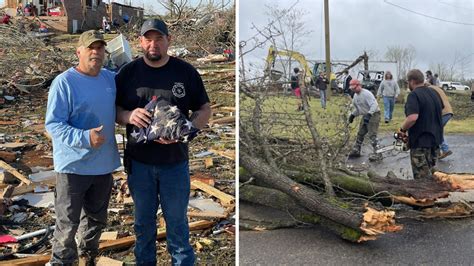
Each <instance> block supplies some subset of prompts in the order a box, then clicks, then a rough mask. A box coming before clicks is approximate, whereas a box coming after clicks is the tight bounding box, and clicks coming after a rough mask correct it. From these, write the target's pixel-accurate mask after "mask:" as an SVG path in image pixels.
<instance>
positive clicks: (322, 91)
mask: <svg viewBox="0 0 474 266" xmlns="http://www.w3.org/2000/svg"><path fill="white" fill-rule="evenodd" d="M328 84H329V81H328V79H327V78H326V73H323V72H321V73H320V74H319V77H318V79H317V80H316V87H318V89H319V97H320V99H321V107H322V108H323V109H326V97H327V88H328Z"/></svg>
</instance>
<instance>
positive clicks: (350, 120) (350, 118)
mask: <svg viewBox="0 0 474 266" xmlns="http://www.w3.org/2000/svg"><path fill="white" fill-rule="evenodd" d="M354 118H355V116H354V115H353V114H351V115H350V116H349V119H348V120H347V121H348V122H349V124H351V123H352V122H354Z"/></svg>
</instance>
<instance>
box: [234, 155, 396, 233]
mask: <svg viewBox="0 0 474 266" xmlns="http://www.w3.org/2000/svg"><path fill="white" fill-rule="evenodd" d="M240 164H241V165H242V166H243V167H244V168H245V169H246V170H247V171H249V172H250V173H251V174H252V176H253V177H254V178H255V179H259V180H261V181H262V182H263V183H265V184H267V185H268V186H269V187H270V188H273V189H277V190H279V191H281V192H283V193H285V194H287V195H289V196H290V197H291V198H293V199H295V200H296V202H297V204H298V205H301V207H303V208H305V209H307V210H309V211H311V212H312V213H314V214H316V215H318V216H322V217H325V219H327V220H330V221H331V222H332V223H334V226H339V227H345V228H346V229H347V230H350V231H356V232H358V233H359V234H358V237H357V236H356V237H353V238H352V241H356V242H361V241H366V240H371V239H375V238H376V237H377V236H378V235H380V234H382V233H384V232H396V231H399V230H401V229H402V227H401V226H397V225H396V224H395V223H394V220H393V219H394V215H395V214H394V213H385V212H383V213H384V214H380V215H378V216H377V217H385V219H376V220H375V219H373V220H370V223H368V222H367V221H366V219H365V218H364V213H362V212H358V211H354V210H351V209H349V208H347V207H344V205H343V204H342V203H339V202H337V200H336V199H334V198H332V199H327V198H325V196H323V195H321V194H319V193H318V192H316V191H315V190H313V189H310V188H308V187H306V186H304V185H302V184H299V183H297V182H295V181H294V180H292V179H290V178H289V177H287V176H285V175H283V174H282V173H280V172H279V171H278V170H276V169H274V168H272V167H271V166H270V165H268V164H267V163H264V162H263V161H262V160H261V159H259V158H255V157H251V156H249V155H248V154H246V153H245V152H241V153H240ZM256 202H257V203H258V201H256ZM367 211H369V212H372V210H370V209H368V210H367ZM372 216H373V215H372ZM390 216H391V217H390Z"/></svg>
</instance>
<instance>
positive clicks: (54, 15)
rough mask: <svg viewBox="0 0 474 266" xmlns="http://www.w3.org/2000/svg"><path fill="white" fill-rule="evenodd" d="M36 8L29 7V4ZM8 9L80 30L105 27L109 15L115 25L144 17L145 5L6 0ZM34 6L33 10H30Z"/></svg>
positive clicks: (55, 26) (48, 23)
mask: <svg viewBox="0 0 474 266" xmlns="http://www.w3.org/2000/svg"><path fill="white" fill-rule="evenodd" d="M28 4H29V6H32V7H33V8H29V6H27V5H28ZM6 7H7V8H8V9H9V10H8V13H9V14H10V15H13V16H25V17H28V18H31V19H33V20H34V19H35V16H38V18H39V19H40V20H41V22H43V23H44V24H45V25H46V26H47V27H48V28H49V29H52V30H57V31H61V32H68V33H77V32H81V31H85V30H90V29H99V28H101V27H102V19H103V17H106V18H107V19H108V20H109V21H110V22H113V23H114V25H115V26H121V25H123V24H125V23H127V22H131V21H136V20H142V19H143V13H144V9H143V8H141V7H134V6H128V5H123V4H120V3H115V2H111V3H110V4H108V3H104V2H103V1H101V0H80V1H78V0H6ZM30 9H31V10H30Z"/></svg>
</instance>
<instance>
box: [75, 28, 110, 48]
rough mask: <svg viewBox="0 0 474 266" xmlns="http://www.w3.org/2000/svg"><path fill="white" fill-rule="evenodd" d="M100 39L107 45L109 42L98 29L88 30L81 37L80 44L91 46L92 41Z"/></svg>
mask: <svg viewBox="0 0 474 266" xmlns="http://www.w3.org/2000/svg"><path fill="white" fill-rule="evenodd" d="M97 41H100V42H102V43H104V45H107V42H106V41H105V40H104V35H102V33H100V32H98V31H96V30H88V31H85V32H83V33H82V34H81V36H80V37H79V42H78V43H77V44H78V46H84V47H89V46H90V45H91V44H92V43H94V42H97Z"/></svg>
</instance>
